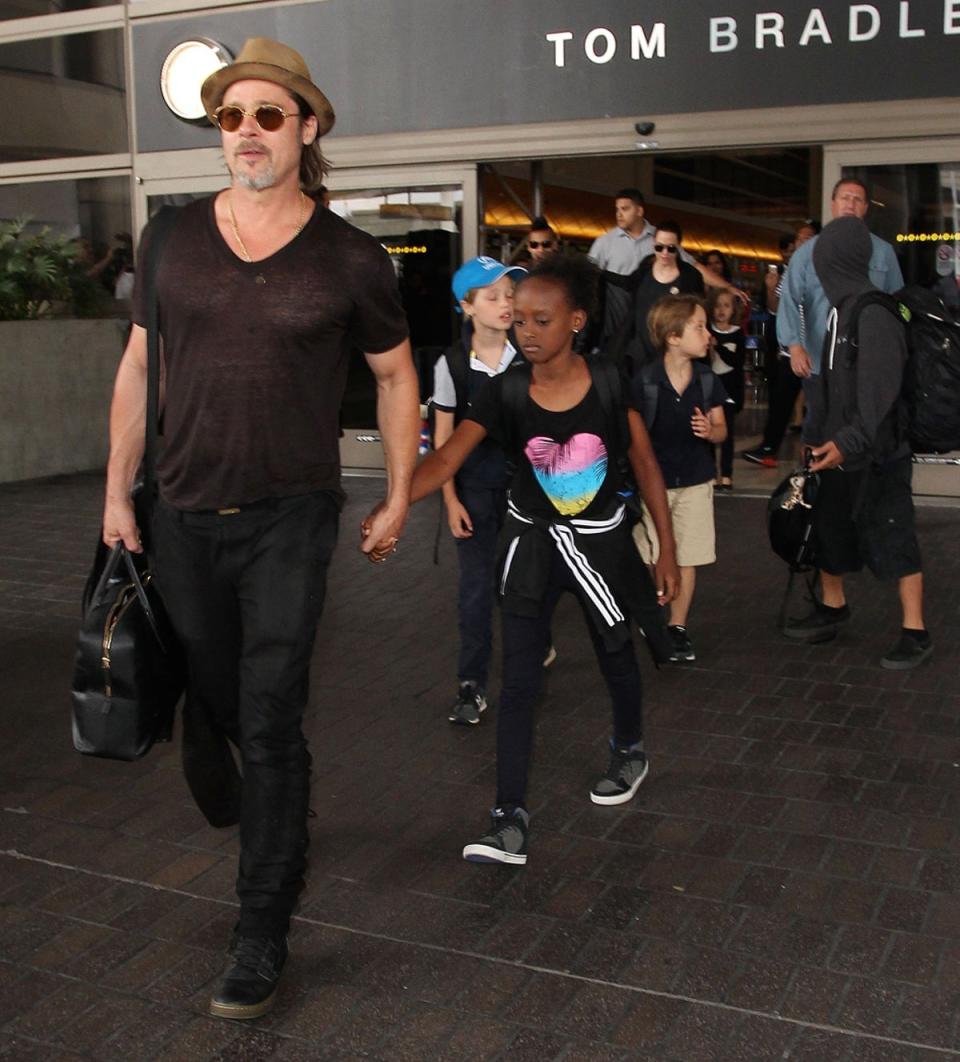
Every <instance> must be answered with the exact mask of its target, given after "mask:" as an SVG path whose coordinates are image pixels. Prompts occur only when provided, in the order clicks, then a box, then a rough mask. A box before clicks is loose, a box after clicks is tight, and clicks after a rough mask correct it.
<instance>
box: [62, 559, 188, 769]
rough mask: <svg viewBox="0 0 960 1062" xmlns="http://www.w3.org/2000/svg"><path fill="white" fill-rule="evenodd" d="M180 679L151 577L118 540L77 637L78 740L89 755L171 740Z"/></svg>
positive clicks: (133, 751)
mask: <svg viewBox="0 0 960 1062" xmlns="http://www.w3.org/2000/svg"><path fill="white" fill-rule="evenodd" d="M144 556H145V555H144ZM183 686H184V667H183V661H182V657H181V654H180V651H179V648H178V645H177V642H176V639H175V638H174V635H173V631H172V629H171V627H170V622H169V620H168V619H167V615H166V612H165V611H164V608H163V603H162V602H161V600H160V595H159V594H158V593H157V589H156V587H155V586H154V583H153V579H152V576H151V574H150V572H149V570H144V571H142V572H141V571H140V570H139V569H138V565H137V563H136V562H135V560H134V558H133V556H131V554H130V553H129V551H128V550H127V548H126V547H125V546H124V545H123V543H122V542H121V543H118V544H117V545H116V546H114V548H113V550H112V551H111V552H110V554H109V557H108V558H107V561H106V565H105V566H104V569H103V572H102V574H101V575H100V579H99V581H98V582H97V585H96V588H95V589H94V590H93V593H92V594H91V595H90V599H89V601H88V602H86V603H85V608H84V614H83V622H82V623H81V626H80V633H79V635H78V637H77V651H76V657H75V663H74V673H73V686H72V702H73V744H74V747H75V748H76V749H77V751H78V752H82V753H84V754H85V755H87V756H102V757H105V758H107V759H113V760H135V759H139V757H141V756H143V755H144V753H146V752H147V751H148V750H149V749H150V747H151V746H152V745H153V744H154V742H157V741H169V740H170V735H171V731H172V728H173V715H174V709H175V708H176V704H177V701H178V700H179V699H180V695H181V693H182V692H183Z"/></svg>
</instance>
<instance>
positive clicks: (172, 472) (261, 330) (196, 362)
mask: <svg viewBox="0 0 960 1062" xmlns="http://www.w3.org/2000/svg"><path fill="white" fill-rule="evenodd" d="M201 95H202V98H203V103H204V106H205V108H206V112H207V115H208V116H209V118H210V121H211V122H212V123H213V124H215V125H217V126H218V127H219V129H220V133H221V140H222V145H223V150H224V155H225V158H226V163H227V166H228V168H229V170H230V174H231V178H232V181H231V185H230V187H229V188H228V189H226V190H224V191H222V192H219V193H218V194H216V195H214V196H213V197H211V198H208V199H203V200H198V201H196V202H193V203H191V204H189V205H188V206H186V207H184V208H183V209H182V210H181V212H180V214H179V216H178V218H177V219H176V221H175V223H174V224H173V227H172V228H171V230H170V232H169V234H168V236H167V237H166V240H165V242H164V243H163V245H162V252H161V254H160V257H159V265H158V269H157V279H156V294H157V300H158V305H159V319H160V331H161V335H162V339H163V357H164V409H163V428H164V430H163V439H162V446H161V452H160V456H159V460H158V465H157V479H158V483H159V499H158V502H157V505H156V507H155V515H154V519H153V526H152V528H151V530H152V544H151V553H152V557H151V566H152V570H153V572H154V574H155V576H156V579H157V585H158V588H159V589H160V591H161V594H162V596H163V599H164V602H165V604H166V606H167V609H168V611H169V613H170V617H171V620H172V621H173V625H174V627H175V629H176V631H177V634H178V636H179V638H180V641H181V643H182V645H183V648H184V651H185V654H186V658H187V664H188V675H189V678H188V683H187V693H186V698H185V704H184V714H183V729H184V767H185V771H186V774H187V780H188V782H189V784H190V785H191V789H192V790H193V791H194V794H195V795H196V796H197V797H198V801H199V794H200V791H201V789H202V790H203V791H204V793H205V795H206V796H208V797H209V794H210V792H211V791H216V792H218V793H220V794H221V797H220V799H221V804H222V805H223V806H224V807H225V808H227V810H226V811H225V812H224V814H223V815H221V816H219V817H218V821H217V822H216V823H215V824H216V825H232V824H234V823H236V822H239V825H240V863H239V873H238V878H237V893H238V895H239V898H240V915H239V919H238V921H237V924H236V928H235V931H234V935H233V939H232V942H231V945H230V958H229V962H228V965H227V968H226V970H225V972H224V975H223V976H222V977H221V979H220V980H219V981H218V983H217V985H216V988H215V990H214V994H213V999H212V1000H211V1003H210V1012H211V1013H212V1014H214V1015H217V1016H220V1017H229V1018H256V1017H258V1016H260V1015H261V1014H263V1013H264V1012H265V1011H266V1010H267V1009H269V1007H270V1005H271V1004H272V1001H273V998H274V994H275V991H276V985H277V981H278V978H279V976H280V972H281V970H282V968H283V965H284V962H285V960H286V956H287V944H286V935H287V930H288V926H289V922H290V916H291V913H292V911H293V908H294V906H295V904H296V901H297V897H298V895H299V893H300V892H301V890H302V889H303V886H304V873H305V870H306V852H307V845H308V833H307V825H306V822H307V812H308V800H309V788H310V785H309V782H310V764H311V758H310V753H309V752H308V750H307V742H306V739H305V737H304V734H303V727H302V720H303V713H304V710H305V708H306V703H307V691H308V677H309V676H308V671H309V663H310V656H311V652H312V647H313V641H314V637H315V632H316V625H317V621H318V619H319V615H320V610H321V606H322V603H323V597H324V590H325V583H326V571H327V567H328V564H329V561H330V557H331V554H332V552H333V547H334V544H335V541H336V536H337V525H338V519H339V510H340V508H341V505H342V501H343V492H342V490H341V487H340V467H339V446H338V413H339V407H340V403H341V400H342V397H343V391H344V386H345V382H346V374H347V362H348V359H349V356H350V351H351V349H358V350H362V351H364V352H365V356H366V360H367V362H368V363H369V365H370V367H371V369H372V370H373V373H374V376H375V377H376V382H377V394H378V420H379V423H380V429H381V434H382V437H383V443H384V452H385V455H386V463H387V476H388V495H387V501H386V504H385V505H384V506H383V507H382V508H380V509H378V511H377V513H376V515H375V516H373V517H372V518H371V520H370V521H369V522H365V526H364V529H363V532H362V533H363V535H364V537H363V540H362V544H361V549H362V550H363V551H364V552H365V553H366V555H367V556H368V558H369V559H370V560H371V561H373V562H375V563H382V562H383V561H385V560H386V558H387V556H388V555H389V554H390V553H391V552H393V550H394V549H395V548H396V543H397V540H398V538H399V536H400V534H401V532H402V529H403V526H404V523H405V520H406V516H407V508H408V504H409V486H410V478H411V475H412V470H413V466H414V464H415V462H416V453H417V439H418V428H419V404H418V403H419V399H418V387H417V378H416V374H415V372H414V369H413V364H412V360H411V357H410V347H409V342H408V339H407V326H406V319H405V316H404V313H403V309H402V307H401V305H400V300H399V294H398V291H397V284H396V278H395V275H394V271H393V267H392V265H391V263H390V260H389V258H388V256H387V254H386V252H385V251H384V250H383V248H382V247H381V246H380V245H379V244H378V243H377V241H376V240H374V239H373V238H372V237H370V236H368V235H367V234H365V233H362V232H360V231H359V230H357V229H354V228H353V227H352V226H350V225H348V224H347V223H346V222H344V221H343V220H341V219H340V218H339V217H337V216H336V215H335V214H333V213H332V212H331V211H329V210H327V209H325V208H324V207H323V206H322V205H318V204H317V203H316V202H315V201H314V199H313V198H312V197H311V194H312V193H316V192H317V191H318V189H319V188H320V187H321V185H322V181H323V178H324V175H325V171H326V164H325V161H324V159H323V155H322V154H321V151H320V147H319V140H320V137H322V136H323V135H324V134H325V133H326V132H328V131H329V129H330V128H331V126H332V125H333V122H334V114H333V109H332V107H331V106H330V102H329V101H328V100H327V98H326V96H325V95H324V94H323V93H322V92H321V91H320V89H318V88H317V87H316V85H314V84H313V82H312V80H311V78H310V74H309V71H308V70H307V67H306V64H305V63H304V61H303V59H302V58H301V56H300V55H298V54H297V53H296V52H295V51H293V49H291V48H288V47H286V46H285V45H283V44H279V43H278V42H276V41H270V40H266V39H263V38H254V39H252V40H249V41H247V43H246V44H245V45H244V47H243V50H242V51H241V52H240V55H239V56H238V58H237V60H236V62H234V63H232V64H230V65H229V66H226V67H224V68H222V69H221V70H219V71H217V72H216V73H214V74H212V75H211V76H210V77H209V78H207V80H206V81H205V82H204V85H203V88H202V91H201ZM153 231H154V230H152V229H151V226H148V227H147V229H146V230H145V232H144V238H143V241H142V245H143V247H144V248H146V251H145V252H144V253H148V252H149V247H150V242H151V235H152V232H153ZM143 272H144V271H143V269H140V270H138V271H137V277H138V285H137V288H136V290H135V293H134V304H133V305H134V310H133V319H134V326H133V330H132V333H131V336H130V340H129V343H128V345H127V348H126V350H125V352H124V355H123V359H122V361H121V364H120V367H119V370H118V373H117V380H116V385H115V390H114V398H113V405H112V409H111V420H110V426H111V449H110V459H109V464H108V468H107V489H106V500H105V507H104V521H103V526H104V541H105V542H106V543H107V545H109V546H112V545H114V544H115V543H116V542H119V541H121V540H122V541H123V542H124V543H125V544H126V545H127V547H128V548H129V549H131V550H134V551H137V552H139V551H140V549H141V546H140V533H139V529H138V528H137V525H136V520H135V516H134V511H133V507H132V505H131V499H130V491H131V486H132V484H133V480H134V476H135V474H136V471H137V467H138V465H139V463H140V459H141V457H142V453H143V440H144V411H145V394H146V366H147V356H146V348H147V339H146V331H145V328H144V323H145V321H146V319H147V306H146V302H147V299H146V294H145V292H144V290H143V289H142V287H141V286H140V278H141V277H142V275H143ZM228 742H229V744H228ZM231 745H232V746H233V748H234V749H235V750H236V752H237V754H238V756H239V761H240V768H241V773H242V784H241V783H240V778H239V776H238V773H237V767H236V764H235V760H234V756H233V753H232V752H231V748H230V746H231ZM208 804H209V801H206V802H205V804H204V809H205V811H206V810H207V806H208ZM207 813H208V816H209V817H210V818H211V821H213V819H214V816H212V815H209V812H207Z"/></svg>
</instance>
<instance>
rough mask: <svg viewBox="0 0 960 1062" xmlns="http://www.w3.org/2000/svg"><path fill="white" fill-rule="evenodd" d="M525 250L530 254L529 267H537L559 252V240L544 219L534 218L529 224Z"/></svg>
mask: <svg viewBox="0 0 960 1062" xmlns="http://www.w3.org/2000/svg"><path fill="white" fill-rule="evenodd" d="M527 250H528V251H529V252H530V265H531V266H538V265H540V263H541V262H545V261H546V260H547V259H548V258H552V257H553V256H554V255H555V254H558V253H559V251H560V239H559V237H558V236H557V234H556V233H555V232H554V231H553V229H552V228H551V227H550V223H549V222H548V221H547V219H546V218H543V217H535V218H534V219H533V221H531V222H530V231H529V232H528V233H527Z"/></svg>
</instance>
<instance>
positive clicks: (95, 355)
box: [0, 319, 126, 483]
mask: <svg viewBox="0 0 960 1062" xmlns="http://www.w3.org/2000/svg"><path fill="white" fill-rule="evenodd" d="M125 333H126V322H125V321H123V320H119V319H109V320H90V321H74V320H63V321H60V320H57V321H2V322H0V483H6V482H10V481H12V480H18V479H34V478H36V477H38V476H53V475H59V474H61V473H64V472H83V471H88V470H91V469H96V468H103V467H104V465H105V463H106V459H107V448H108V415H109V405H110V394H111V391H112V387H113V378H114V375H115V374H116V371H117V364H118V363H119V361H120V355H121V353H122V350H123V339H124V335H125Z"/></svg>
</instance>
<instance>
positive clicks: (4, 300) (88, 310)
mask: <svg viewBox="0 0 960 1062" xmlns="http://www.w3.org/2000/svg"><path fill="white" fill-rule="evenodd" d="M29 224H30V219H29V218H17V219H16V220H15V221H0V321H22V320H35V319H37V318H41V317H53V316H65V315H70V314H74V315H76V316H83V317H87V316H92V315H94V314H95V313H96V312H97V311H98V310H99V309H100V308H101V305H102V301H103V300H102V298H101V297H100V295H99V292H98V290H97V288H98V285H97V284H96V283H95V281H92V280H91V279H90V278H89V277H88V276H87V275H86V269H85V267H84V265H83V263H82V262H81V261H80V260H79V258H78V255H79V251H80V249H79V246H78V244H77V241H76V240H73V239H70V238H69V237H67V236H62V235H59V234H57V233H54V232H51V231H50V229H49V228H47V227H46V226H45V227H44V228H42V229H41V230H40V231H39V232H35V233H31V232H28V231H27V229H28V226H29Z"/></svg>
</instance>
